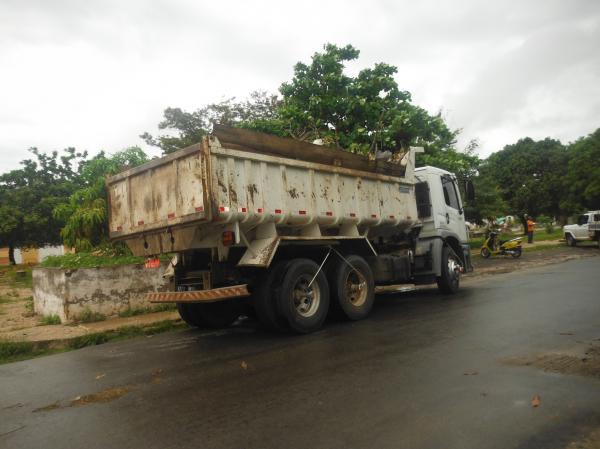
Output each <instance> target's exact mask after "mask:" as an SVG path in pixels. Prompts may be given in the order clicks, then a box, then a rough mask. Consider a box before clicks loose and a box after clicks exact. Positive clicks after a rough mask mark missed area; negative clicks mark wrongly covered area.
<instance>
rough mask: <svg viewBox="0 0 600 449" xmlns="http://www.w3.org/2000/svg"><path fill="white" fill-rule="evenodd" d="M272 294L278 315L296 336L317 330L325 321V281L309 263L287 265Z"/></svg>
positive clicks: (326, 290) (310, 262) (323, 275)
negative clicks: (296, 333) (274, 295)
mask: <svg viewBox="0 0 600 449" xmlns="http://www.w3.org/2000/svg"><path fill="white" fill-rule="evenodd" d="M317 272H318V273H317ZM275 294H276V297H277V304H278V309H279V313H280V314H281V316H283V317H284V318H285V319H286V320H287V322H288V324H289V326H290V328H291V329H292V330H293V331H295V332H298V333H301V334H308V333H310V332H314V331H316V330H319V329H320V328H321V326H322V325H323V322H324V321H325V318H327V311H328V310H329V285H328V284H327V278H326V277H325V274H324V273H323V271H322V270H321V271H319V265H317V264H316V263H315V262H313V261H312V260H310V259H293V260H292V261H290V263H289V264H288V265H287V266H286V270H285V274H284V275H283V278H282V281H281V286H280V287H279V288H278V289H277V290H276V292H275Z"/></svg>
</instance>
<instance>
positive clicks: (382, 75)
mask: <svg viewBox="0 0 600 449" xmlns="http://www.w3.org/2000/svg"><path fill="white" fill-rule="evenodd" d="M359 54H360V52H359V50H357V49H356V48H354V47H353V46H352V45H347V46H345V47H338V46H336V45H333V44H327V45H325V47H324V52H322V53H315V54H314V55H313V56H312V60H311V62H310V64H306V63H303V62H298V63H297V64H296V65H295V66H294V77H293V78H292V80H291V81H290V82H287V83H283V84H282V85H281V87H280V89H279V90H280V92H281V94H282V95H283V103H282V105H281V108H280V109H279V114H280V119H281V121H282V122H283V125H284V128H285V130H286V132H287V133H288V134H289V135H290V136H292V137H294V138H296V139H300V140H314V139H322V140H323V142H324V143H325V144H326V145H332V146H335V147H338V148H342V149H346V150H349V151H352V152H357V153H362V154H368V153H375V152H376V151H386V150H389V151H392V152H397V151H401V150H402V149H406V148H407V147H408V146H409V145H420V146H424V147H425V149H426V151H427V152H430V151H436V150H437V151H442V150H446V149H449V148H451V147H452V146H453V145H454V144H455V140H456V135H457V131H451V130H450V129H449V128H448V127H447V126H446V124H445V122H444V120H443V119H442V117H441V115H440V114H437V115H434V116H432V115H430V114H428V113H427V111H425V110H424V109H422V108H420V107H418V106H416V105H414V104H412V102H411V95H410V93H409V92H407V91H403V90H400V88H399V87H398V84H397V83H396V80H395V79H394V75H395V74H396V73H397V71H398V69H397V68H396V67H394V66H392V65H389V64H386V63H378V64H375V66H374V67H372V68H367V69H364V70H361V71H360V72H359V73H358V75H357V76H356V77H352V76H349V75H347V74H346V73H345V64H346V63H347V62H349V61H353V60H355V59H357V58H358V56H359Z"/></svg>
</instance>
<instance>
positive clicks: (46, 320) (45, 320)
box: [40, 315, 61, 326]
mask: <svg viewBox="0 0 600 449" xmlns="http://www.w3.org/2000/svg"><path fill="white" fill-rule="evenodd" d="M40 324H42V325H43V326H53V325H57V324H61V320H60V317H59V316H58V315H44V316H43V317H42V319H41V320H40Z"/></svg>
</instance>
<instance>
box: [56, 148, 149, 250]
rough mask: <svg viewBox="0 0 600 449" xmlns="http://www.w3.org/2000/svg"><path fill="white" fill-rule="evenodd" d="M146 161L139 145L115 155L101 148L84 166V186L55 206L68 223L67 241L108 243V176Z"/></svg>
mask: <svg viewBox="0 0 600 449" xmlns="http://www.w3.org/2000/svg"><path fill="white" fill-rule="evenodd" d="M147 161H148V156H147V155H146V154H145V153H144V152H143V151H142V150H141V149H140V148H139V147H130V148H127V149H125V150H123V151H120V152H118V153H115V154H114V155H112V156H107V155H106V154H105V153H104V152H101V153H100V154H98V155H97V156H95V157H94V158H93V159H91V160H89V161H87V162H86V163H85V164H84V165H83V166H82V168H81V175H80V185H81V187H80V188H79V189H77V190H76V191H75V192H73V194H72V195H71V196H70V197H69V199H68V202H65V203H63V204H60V205H58V206H57V207H55V208H54V210H53V216H54V217H55V218H56V219H58V220H60V221H61V222H64V223H65V225H64V227H63V228H62V230H61V232H60V235H61V236H62V238H63V241H64V243H65V244H66V245H69V246H71V247H73V248H75V249H76V250H77V251H89V250H91V249H93V248H95V247H98V246H107V245H109V243H108V210H107V204H108V200H107V191H106V186H105V180H106V177H107V176H110V175H113V174H115V173H118V172H119V171H122V170H126V169H128V168H132V167H135V166H137V165H140V164H143V163H144V162H147Z"/></svg>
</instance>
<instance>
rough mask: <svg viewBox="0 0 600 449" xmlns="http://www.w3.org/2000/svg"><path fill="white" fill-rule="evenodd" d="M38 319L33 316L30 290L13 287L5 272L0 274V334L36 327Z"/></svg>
mask: <svg viewBox="0 0 600 449" xmlns="http://www.w3.org/2000/svg"><path fill="white" fill-rule="evenodd" d="M39 321H40V318H39V317H36V316H35V315H34V314H33V293H32V291H31V289H30V288H25V287H15V286H14V285H13V283H12V282H10V281H9V279H8V278H7V275H6V273H5V272H1V274H0V334H2V333H4V332H9V331H14V330H18V329H24V328H28V327H33V326H37V325H38V324H39Z"/></svg>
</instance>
